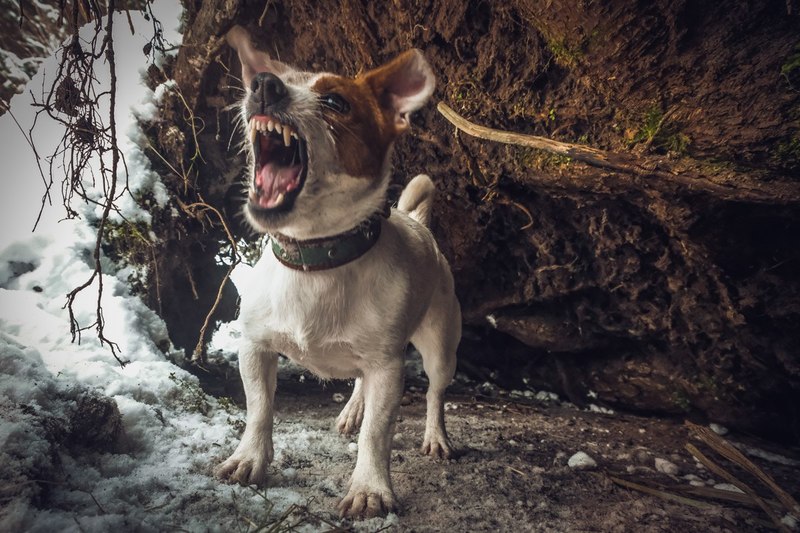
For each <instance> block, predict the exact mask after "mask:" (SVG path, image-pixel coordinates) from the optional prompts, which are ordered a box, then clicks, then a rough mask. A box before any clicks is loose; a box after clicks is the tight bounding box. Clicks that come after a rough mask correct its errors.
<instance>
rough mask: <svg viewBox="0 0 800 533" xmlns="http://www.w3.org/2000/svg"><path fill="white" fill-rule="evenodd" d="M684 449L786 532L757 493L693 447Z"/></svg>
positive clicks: (689, 445)
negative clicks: (737, 490)
mask: <svg viewBox="0 0 800 533" xmlns="http://www.w3.org/2000/svg"><path fill="white" fill-rule="evenodd" d="M686 449H687V450H689V453H691V454H692V455H693V456H695V457H696V458H697V460H698V461H700V462H701V463H703V465H705V467H706V468H708V469H709V470H711V471H712V472H713V473H715V474H716V475H718V476H720V477H721V478H722V479H724V480H725V481H727V482H728V483H732V484H733V485H735V486H736V487H737V488H738V489H739V490H741V491H742V492H744V493H745V494H746V495H747V496H749V497H750V499H751V500H753V502H754V503H755V504H756V505H758V506H759V507H760V508H761V509H762V510H763V511H764V512H765V513H767V516H769V518H770V520H772V522H773V523H774V524H775V526H776V527H777V528H778V529H779V530H780V531H787V530H786V528H785V527H784V526H783V524H782V523H781V519H780V518H778V516H777V515H776V514H775V513H773V512H772V509H771V508H770V507H769V505H767V503H766V502H765V501H764V500H763V499H762V498H761V497H760V496H759V495H758V493H756V491H755V490H753V489H752V488H751V487H750V486H749V485H748V484H746V483H745V482H743V481H741V480H740V479H738V478H737V477H736V476H734V475H733V474H731V473H730V472H728V471H727V470H725V469H724V468H722V467H721V466H720V465H718V464H717V463H715V462H714V461H712V460H711V459H709V458H708V457H706V456H705V455H703V453H702V452H701V451H700V450H698V449H697V448H696V447H695V446H694V445H692V444H687V445H686Z"/></svg>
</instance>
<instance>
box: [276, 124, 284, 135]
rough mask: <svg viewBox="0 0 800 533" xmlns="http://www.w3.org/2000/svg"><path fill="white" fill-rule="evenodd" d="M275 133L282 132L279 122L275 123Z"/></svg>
mask: <svg viewBox="0 0 800 533" xmlns="http://www.w3.org/2000/svg"><path fill="white" fill-rule="evenodd" d="M275 131H277V132H278V133H281V132H282V131H283V126H281V123H280V122H276V123H275Z"/></svg>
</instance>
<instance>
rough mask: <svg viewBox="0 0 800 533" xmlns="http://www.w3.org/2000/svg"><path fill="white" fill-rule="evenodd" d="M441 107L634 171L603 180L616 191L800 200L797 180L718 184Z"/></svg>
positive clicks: (537, 143) (491, 133) (546, 146)
mask: <svg viewBox="0 0 800 533" xmlns="http://www.w3.org/2000/svg"><path fill="white" fill-rule="evenodd" d="M436 108H437V110H438V111H439V113H441V114H442V116H444V118H446V119H447V120H448V121H449V122H450V123H451V124H453V125H454V126H455V127H456V128H457V129H459V130H461V131H463V132H465V133H467V134H469V135H472V136H473V137H477V138H479V139H485V140H489V141H495V142H499V143H504V144H513V145H518V146H527V147H529V148H535V149H537V150H544V151H546V152H550V153H553V154H558V155H562V156H566V157H569V158H571V159H574V160H576V161H580V162H582V163H586V164H587V165H590V166H593V167H597V168H602V169H607V170H613V171H615V172H619V173H622V174H626V175H630V176H633V179H632V180H631V179H629V180H625V179H619V178H618V179H608V180H606V181H607V182H604V183H603V185H606V186H610V187H611V191H610V192H612V193H619V192H625V191H629V190H642V189H644V190H653V191H657V192H662V193H670V194H678V193H691V192H700V193H706V194H710V195H712V196H715V197H717V198H721V199H723V200H731V201H747V202H753V203H769V204H779V205H782V204H796V203H800V186H798V184H796V183H791V182H788V181H771V182H770V183H768V184H763V183H760V182H758V181H754V180H753V179H752V178H751V177H749V176H745V175H742V174H739V173H733V174H731V175H730V176H726V180H727V181H730V182H732V184H731V185H728V184H723V183H718V182H716V181H713V180H712V179H711V178H710V177H709V176H705V175H701V174H698V173H696V172H693V171H686V170H680V169H678V168H677V165H672V164H671V163H669V162H666V161H664V160H663V159H657V158H652V157H635V156H632V155H629V154H623V153H617V152H608V151H605V150H599V149H597V148H592V147H591V146H586V145H581V144H572V143H566V142H560V141H554V140H553V139H548V138H547V137H538V136H535V135H525V134H522V133H513V132H508V131H502V130H497V129H492V128H487V127H485V126H480V125H478V124H475V123H473V122H470V121H468V120H467V119H465V118H464V117H462V116H461V115H459V114H458V113H456V112H455V111H454V110H453V109H452V108H450V107H449V106H448V105H447V104H445V103H444V102H439V104H438V105H437V106H436ZM654 178H657V179H654ZM537 179H544V178H541V177H539V178H537Z"/></svg>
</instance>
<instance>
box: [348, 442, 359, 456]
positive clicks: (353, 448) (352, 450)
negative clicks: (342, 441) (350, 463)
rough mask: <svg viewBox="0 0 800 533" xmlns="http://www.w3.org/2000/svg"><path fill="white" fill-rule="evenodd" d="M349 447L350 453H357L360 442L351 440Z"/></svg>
mask: <svg viewBox="0 0 800 533" xmlns="http://www.w3.org/2000/svg"><path fill="white" fill-rule="evenodd" d="M347 449H348V450H350V453H356V452H357V451H358V443H357V442H351V443H350V444H348V445H347Z"/></svg>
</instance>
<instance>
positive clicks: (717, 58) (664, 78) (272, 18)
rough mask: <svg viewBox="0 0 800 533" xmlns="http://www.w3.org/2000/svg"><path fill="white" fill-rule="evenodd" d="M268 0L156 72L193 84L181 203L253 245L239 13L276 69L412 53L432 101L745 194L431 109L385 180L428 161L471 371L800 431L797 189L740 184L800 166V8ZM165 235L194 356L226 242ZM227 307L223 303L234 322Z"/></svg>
mask: <svg viewBox="0 0 800 533" xmlns="http://www.w3.org/2000/svg"><path fill="white" fill-rule="evenodd" d="M257 4H258V5H256V3H249V2H236V1H233V0H229V1H221V0H216V1H205V2H194V3H187V4H186V6H187V17H186V19H187V31H186V34H185V42H184V48H183V49H182V50H181V52H180V54H179V56H178V58H177V61H176V62H175V63H174V64H173V65H171V66H170V67H169V68H167V71H166V72H156V71H154V72H151V77H152V79H153V81H154V83H155V82H157V81H159V80H161V79H166V78H167V77H171V78H175V79H176V80H177V82H178V86H179V87H180V89H181V91H182V95H183V99H182V101H179V100H178V99H177V98H174V99H172V100H169V99H168V100H167V102H166V104H165V107H164V110H163V113H162V116H163V118H162V120H161V121H160V122H159V123H156V124H152V125H151V126H150V127H151V129H150V132H151V134H152V136H153V137H154V138H155V139H157V141H158V142H159V143H160V146H161V147H162V149H163V151H164V154H166V155H167V156H168V158H172V159H173V160H183V161H184V162H186V165H185V168H189V166H190V165H189V163H188V160H189V158H190V157H192V155H193V154H195V153H196V151H197V150H196V149H197V148H198V147H199V150H200V152H201V153H202V154H203V162H202V163H198V162H197V160H196V159H195V160H194V161H195V163H194V165H193V166H192V167H191V168H192V172H191V173H190V179H188V180H187V179H186V176H173V177H172V188H173V192H174V194H175V196H176V198H180V199H181V201H182V202H183V203H184V204H188V203H191V201H196V200H197V199H198V198H199V197H200V196H202V198H203V200H204V201H205V202H208V203H209V204H211V205H215V206H217V207H219V208H220V209H221V210H223V211H224V213H225V214H226V218H227V219H228V221H229V224H230V226H231V227H232V228H233V229H234V231H235V232H236V233H237V234H238V235H240V236H247V235H248V232H247V229H246V228H244V227H242V225H241V223H240V222H241V221H240V218H239V217H237V216H236V213H237V212H238V210H239V207H240V202H241V196H242V193H241V182H240V180H241V178H242V177H243V159H242V158H241V156H239V155H237V154H238V152H237V147H236V140H235V139H236V138H237V135H241V133H240V132H236V131H235V129H234V126H233V125H232V124H233V122H234V118H235V113H236V111H235V109H231V107H230V104H231V103H232V102H234V101H235V100H236V99H237V98H238V97H239V94H240V91H239V89H238V87H240V82H239V81H238V79H237V76H238V75H239V65H238V61H237V59H236V58H235V55H234V54H233V53H232V52H231V51H230V50H228V49H227V48H226V47H225V45H224V44H223V42H222V38H221V36H223V35H224V33H225V32H226V31H227V29H228V28H230V26H232V25H233V24H243V25H246V26H248V28H249V29H250V31H251V33H253V34H254V35H257V36H258V39H259V45H260V47H261V48H262V49H263V50H265V51H267V52H269V53H270V54H272V55H274V56H277V57H280V59H281V60H283V61H286V62H289V63H293V64H296V65H298V66H299V67H302V68H306V69H311V70H328V71H334V72H340V73H344V74H349V75H356V74H358V73H359V72H361V71H363V70H365V69H368V68H371V67H373V66H376V65H378V64H379V63H380V62H382V61H384V60H386V59H388V58H390V57H392V56H393V55H394V54H396V53H399V52H401V51H403V50H405V49H407V48H409V47H418V48H420V49H422V50H423V51H424V52H425V54H426V56H427V57H428V59H429V61H430V62H431V64H432V66H433V69H434V71H435V72H436V74H437V77H438V86H437V89H436V92H435V94H434V98H433V100H434V102H436V101H444V102H446V103H448V104H449V105H450V106H451V107H453V108H454V109H455V110H456V111H458V112H459V113H461V114H463V115H464V116H466V117H467V118H469V119H471V120H473V121H475V122H478V123H481V124H485V125H489V126H492V127H495V128H500V129H507V130H512V131H516V132H521V133H530V134H536V135H543V136H547V137H551V138H554V139H557V140H562V141H567V142H576V143H581V144H587V145H590V146H594V147H598V148H603V149H607V150H613V151H617V152H625V153H628V154H633V155H634V156H637V157H639V156H641V157H642V158H646V159H647V161H650V162H655V163H653V164H654V165H658V164H659V161H661V162H662V163H663V164H665V165H666V164H669V166H670V168H678V169H680V168H684V167H685V168H692V169H694V171H699V172H701V173H702V174H703V175H704V176H706V177H708V179H709V180H711V181H713V182H715V183H718V184H723V185H724V186H725V187H727V188H728V189H729V190H732V191H734V192H733V193H732V194H729V195H726V197H725V198H721V197H719V196H718V195H716V194H714V193H713V191H712V192H709V190H704V189H702V188H697V189H695V188H693V187H691V186H685V187H681V188H679V189H676V190H672V191H670V192H664V191H663V190H658V189H654V188H653V187H651V186H650V184H649V183H648V179H650V180H653V179H658V178H655V177H653V178H647V177H644V178H642V177H641V176H639V177H631V176H624V175H620V174H616V173H613V172H609V171H606V170H602V169H597V168H593V167H589V166H587V165H583V164H580V163H578V162H576V161H574V160H571V159H570V158H565V157H562V156H554V155H552V154H548V153H544V152H540V151H535V150H532V149H526V148H519V147H511V146H506V145H498V144H493V143H490V142H487V141H482V140H476V139H472V138H469V137H467V136H466V135H464V134H460V135H454V129H453V127H452V126H451V125H450V124H449V123H447V122H446V121H445V120H444V119H443V118H442V116H441V115H439V114H438V113H437V112H436V109H435V105H434V104H433V103H432V104H431V105H429V106H427V107H426V108H425V109H424V110H423V111H421V112H419V113H418V114H417V115H416V116H415V118H414V120H413V123H414V127H413V131H412V132H411V134H410V135H408V136H406V137H405V138H404V139H402V140H401V141H400V142H399V143H398V145H397V149H396V154H395V169H394V179H395V181H396V182H397V183H398V184H402V183H404V182H405V181H406V180H407V179H408V178H409V177H411V176H413V175H415V174H416V173H419V172H425V173H428V174H430V175H431V176H433V178H434V180H435V182H436V184H437V188H438V190H439V192H440V196H439V201H438V204H437V206H436V211H435V213H434V232H435V234H436V236H437V238H438V240H439V242H440V244H441V247H442V248H443V250H444V252H445V254H446V255H447V257H448V258H449V259H450V261H451V264H452V267H453V272H454V274H455V278H456V283H457V290H458V294H459V298H460V300H461V302H462V306H463V308H464V319H465V325H466V329H465V337H464V341H463V342H462V346H461V353H460V358H461V364H462V368H463V369H464V370H465V371H467V372H468V373H471V374H472V375H474V376H478V377H481V378H484V377H485V378H487V379H488V377H489V376H490V375H493V376H495V378H493V379H496V380H498V381H500V382H501V383H502V384H504V385H507V386H514V387H523V386H524V383H523V378H524V382H525V383H528V384H529V385H530V386H533V387H537V388H545V389H549V390H555V391H557V392H559V393H561V394H564V395H566V396H567V397H569V398H570V399H571V400H572V401H574V402H576V403H578V404H582V403H584V402H585V401H586V399H587V395H588V394H589V393H590V391H591V392H592V393H595V394H596V395H597V399H595V400H592V401H594V402H598V401H599V402H604V403H606V404H608V405H612V406H615V407H618V408H620V407H622V408H627V409H634V410H640V411H648V412H658V413H668V414H675V415H679V416H686V415H689V416H695V417H700V418H702V417H710V418H711V419H713V420H715V421H718V422H721V423H723V424H728V425H731V426H735V427H739V428H742V429H746V430H750V431H756V432H759V433H762V434H766V435H770V436H773V437H776V438H783V439H792V438H796V437H797V435H798V434H800V433H798V431H800V412H798V409H797V407H796V406H797V405H800V403H798V399H800V394H799V393H800V355H799V354H798V349H799V348H800V334H799V333H798V329H797V327H796V324H798V323H800V299H798V297H799V296H800V213H799V212H798V203H799V202H800V198H798V197H796V196H792V195H789V196H787V195H786V194H776V195H775V196H774V197H773V198H771V199H770V198H767V199H762V200H759V201H757V202H754V201H752V200H750V199H742V200H737V198H736V194H735V191H736V190H748V189H752V188H753V187H761V189H766V190H769V188H770V186H769V184H771V183H775V184H786V183H789V184H792V183H794V184H796V182H797V180H798V175H799V174H800V166H799V164H798V161H800V133H798V132H799V131H800V130H799V128H798V117H800V92H798V91H799V90H800V83H798V77H799V76H800V74H798V72H796V71H795V69H796V68H797V67H796V66H795V67H793V66H792V65H793V64H794V63H793V61H794V62H795V63H797V62H800V61H798V59H797V56H798V54H799V53H800V52H798V48H797V46H798V41H800V38H798V35H800V34H799V33H798V32H797V29H798V17H797V15H796V14H790V13H788V10H787V4H786V3H785V2H782V1H780V2H779V1H774V2H768V1H761V2H735V1H723V2H716V3H703V6H699V5H698V3H696V2H689V1H684V2H680V1H679V2H671V1H670V2H668V1H657V2H633V1H629V2H612V1H599V2H578V3H577V4H576V3H574V2H561V1H558V0H556V1H553V2H546V3H542V2H533V1H530V2H528V1H523V0H518V1H514V2H459V1H439V2H426V1H415V2H411V1H402V0H401V1H397V2H392V3H391V4H385V3H379V2H367V1H363V2H362V1H357V0H349V1H344V2H340V1H336V2H334V1H325V0H322V1H313V2H312V1H283V2H281V1H278V2H268V3H267V4H266V7H265V6H264V5H262V3H257ZM183 101H185V102H187V105H188V106H189V108H190V109H191V111H192V112H193V113H194V114H195V115H196V116H197V117H201V118H202V120H203V123H204V124H205V128H204V129H203V130H202V131H201V132H199V133H197V132H193V131H192V128H191V127H190V124H189V121H187V120H186V109H185V106H184V104H183ZM195 138H196V139H197V143H196V144H195V141H194V139H195ZM232 139H234V140H232ZM155 164H158V162H157V161H156V162H155ZM682 166H683V167H682ZM163 170H164V172H165V174H167V175H168V174H169V169H163ZM620 184H624V187H620V186H619V185H620ZM765 184H767V185H766V186H765ZM776 187H777V185H776ZM743 198H745V197H744V196H743ZM237 221H238V222H237ZM176 228H177V229H176ZM155 229H156V231H157V232H159V234H160V235H165V236H166V237H165V240H164V241H163V243H164V244H163V247H164V251H165V253H167V252H168V254H169V255H168V257H169V260H168V261H167V260H166V259H165V260H164V261H163V264H162V265H161V268H162V285H161V286H160V294H159V298H160V301H161V302H162V304H161V305H162V310H163V312H164V315H165V317H166V318H167V320H168V322H170V323H171V326H170V329H171V331H172V332H173V337H174V339H178V342H179V343H180V344H181V345H183V346H189V347H191V346H193V341H192V340H191V339H194V337H195V335H196V333H195V332H196V328H197V324H196V322H197V318H196V317H189V318H187V315H186V313H185V312H184V310H185V309H186V306H185V305H184V304H183V303H182V302H185V301H186V299H187V294H190V292H187V291H188V290H189V289H190V288H191V287H194V289H196V290H197V292H198V293H199V294H200V295H201V296H199V298H201V299H202V298H204V296H202V295H203V294H211V293H212V292H209V291H214V290H215V284H216V283H218V281H219V279H220V278H221V274H220V270H219V269H220V267H216V266H214V262H213V258H214V256H215V255H217V254H218V252H219V250H220V249H222V248H223V247H224V236H223V234H222V232H221V228H220V226H219V224H214V221H213V220H210V219H209V220H205V219H202V217H200V218H198V219H196V220H193V219H192V218H191V217H183V218H182V219H181V220H179V221H178V223H176V222H175V221H174V220H172V219H169V220H168V218H167V217H162V219H161V222H156V227H155ZM165 257H167V256H165ZM187 265H188V266H187ZM187 268H189V269H190V270H192V271H193V272H194V275H193V281H192V282H191V283H189V282H188V281H187V279H188V277H187V275H186V269H187ZM165 276H166V277H167V278H168V279H170V280H172V281H164V279H163V278H164V277H165ZM170 276H171V277H170ZM150 291H151V302H153V303H154V305H155V296H154V295H153V289H152V287H151V289H150ZM167 293H169V294H167ZM190 297H191V296H190ZM206 300H207V299H206ZM165 301H170V302H173V307H174V308H173V309H166V308H164V306H163V302H165ZM207 303H208V302H205V301H204V302H203V304H204V305H206V304H207ZM201 307H203V306H202V305H193V307H192V308H193V309H197V310H198V311H197V313H196V314H198V315H201V314H202V313H201V312H200V311H199V309H200V308H201ZM234 307H235V294H233V293H229V294H228V296H227V298H226V300H225V302H224V305H222V306H221V307H220V309H221V314H220V315H219V317H220V318H229V317H230V316H232V314H233V312H234V311H233V309H234ZM187 342H188V344H187Z"/></svg>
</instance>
